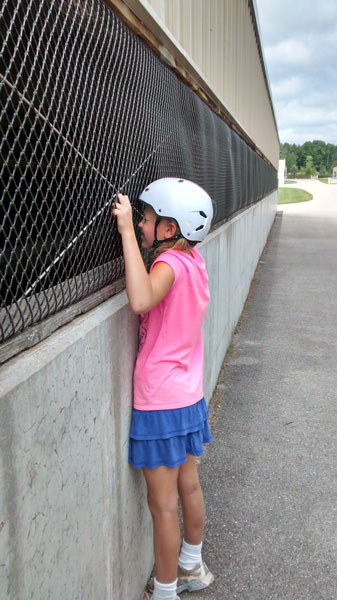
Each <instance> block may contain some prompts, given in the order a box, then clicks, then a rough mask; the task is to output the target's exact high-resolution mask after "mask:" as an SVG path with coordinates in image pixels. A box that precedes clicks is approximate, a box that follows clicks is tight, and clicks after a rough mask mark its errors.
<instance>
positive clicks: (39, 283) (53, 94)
mask: <svg viewBox="0 0 337 600" xmlns="http://www.w3.org/2000/svg"><path fill="white" fill-rule="evenodd" d="M0 10H1V14H0V16H1V38H2V39H1V67H0V86H1V134H2V135H1V137H2V139H1V165H0V166H1V176H0V177H1V184H2V190H3V191H2V203H1V265H0V266H1V289H0V296H1V309H0V329H1V330H0V341H3V340H5V339H7V338H8V337H10V336H12V335H14V334H15V333H17V332H19V331H22V330H23V329H25V328H26V327H28V326H29V325H31V324H33V323H36V322H38V321H40V320H41V319H43V318H44V317H46V316H48V315H51V314H53V313H54V312H56V311H57V310H60V309H62V308H64V307H66V306H68V305H70V304H72V303H74V302H77V301H78V300H80V299H82V298H84V297H86V296H88V295H89V294H91V293H92V292H94V291H97V290H99V289H100V288H102V287H103V286H105V285H107V284H109V283H111V282H113V281H114V280H116V279H117V278H119V277H120V276H121V275H122V274H123V268H124V266H123V258H122V251H121V242H120V237H119V235H118V232H117V230H116V224H115V223H114V220H113V218H112V216H111V204H112V202H113V200H114V198H115V195H116V191H117V190H120V191H122V192H123V193H127V194H129V196H130V198H131V200H132V202H133V204H135V203H136V200H137V197H138V195H139V193H140V191H141V190H142V189H143V187H145V186H146V184H148V183H149V182H150V181H152V180H155V179H158V178H159V177H165V176H179V177H185V178H188V179H191V180H193V181H195V182H196V183H199V184H200V185H202V186H203V187H204V188H205V189H206V190H207V191H208V193H209V194H210V195H211V197H212V199H213V200H214V202H215V203H216V214H215V219H214V222H218V221H221V220H223V219H224V218H226V217H228V216H230V215H231V214H233V213H234V212H237V211H238V210H240V209H241V208H243V207H245V206H247V205H249V204H251V203H252V202H255V201H257V200H258V199H260V198H262V197H263V196H265V195H266V194H267V193H269V192H271V191H272V190H273V189H275V188H276V187H277V176H276V172H275V170H274V169H273V168H271V167H270V166H269V165H268V164H267V163H266V162H265V161H264V160H263V159H261V158H260V157H259V156H258V155H257V154H256V153H255V152H254V151H253V150H252V149H251V148H250V147H249V146H248V145H247V144H246V143H245V142H244V141H243V140H242V139H241V138H240V137H239V136H238V135H237V134H236V133H235V132H234V131H233V130H231V129H230V128H229V127H228V126H227V125H226V124H225V123H224V122H223V121H222V120H221V119H220V118H219V117H217V116H216V115H215V114H214V113H213V112H212V111H211V110H210V109H209V108H208V106H207V105H206V104H204V103H203V102H202V101H201V100H200V99H199V97H198V96H197V95H196V94H195V93H193V91H192V90H191V89H190V88H188V87H187V86H186V85H185V84H184V83H183V82H182V81H181V80H180V79H179V78H178V77H177V76H176V75H175V74H174V73H173V72H172V71H171V70H170V68H169V67H167V66H166V65H165V64H164V63H162V62H161V61H160V59H159V58H158V57H157V56H156V55H155V54H154V53H153V52H152V51H151V50H150V49H149V48H148V47H147V46H146V45H145V44H144V43H143V42H142V41H141V40H140V39H139V38H138V37H137V36H136V35H134V34H133V33H132V32H130V31H129V30H128V28H127V27H125V26H124V25H123V24H122V23H121V22H120V20H119V19H118V18H117V17H116V15H114V13H113V12H112V11H111V10H110V9H109V8H108V7H107V6H106V5H105V4H104V3H103V2H102V1H100V0H87V1H85V0H15V1H13V0H5V1H4V2H3V4H2V8H1V9H0ZM137 216H138V213H137V209H136V206H135V221H137Z"/></svg>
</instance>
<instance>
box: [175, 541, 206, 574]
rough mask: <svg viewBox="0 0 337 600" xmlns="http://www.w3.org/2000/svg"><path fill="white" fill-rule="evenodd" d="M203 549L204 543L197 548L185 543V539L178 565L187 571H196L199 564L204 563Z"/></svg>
mask: <svg viewBox="0 0 337 600" xmlns="http://www.w3.org/2000/svg"><path fill="white" fill-rule="evenodd" d="M201 547H202V542H201V543H200V544H197V545H196V546H193V545H192V544H188V543H187V542H185V540H184V539H183V544H182V546H181V550H180V555H179V560H178V564H179V565H180V566H181V567H184V569H187V571H192V569H194V568H195V567H196V566H197V564H199V563H201V561H202V558H201Z"/></svg>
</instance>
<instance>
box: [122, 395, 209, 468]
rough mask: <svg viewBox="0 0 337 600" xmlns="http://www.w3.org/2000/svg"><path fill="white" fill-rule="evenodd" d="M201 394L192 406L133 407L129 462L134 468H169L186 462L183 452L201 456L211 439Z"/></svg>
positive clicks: (204, 402) (207, 415)
mask: <svg viewBox="0 0 337 600" xmlns="http://www.w3.org/2000/svg"><path fill="white" fill-rule="evenodd" d="M208 417H209V412H208V408H207V404H206V401H205V399H204V398H202V399H201V400H200V401H199V402H197V403H196V404H192V406H186V407H184V408H176V409H168V410H150V411H143V410H136V409H133V413H132V424H131V432H130V445H129V463H131V464H133V466H134V468H135V469H141V468H142V467H148V468H149V469H156V468H157V467H159V466H162V465H164V466H166V467H169V468H171V469H173V468H175V467H177V466H179V465H182V464H183V463H184V462H186V454H192V455H194V456H203V454H204V450H203V444H208V443H209V442H211V441H212V435H211V432H210V429H209V425H208Z"/></svg>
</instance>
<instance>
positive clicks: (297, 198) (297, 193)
mask: <svg viewBox="0 0 337 600" xmlns="http://www.w3.org/2000/svg"><path fill="white" fill-rule="evenodd" d="M312 198H313V196H312V194H309V192H306V191H304V190H294V189H289V190H288V189H287V188H283V187H281V188H279V190H278V202H277V203H278V204H292V203H294V202H308V200H312Z"/></svg>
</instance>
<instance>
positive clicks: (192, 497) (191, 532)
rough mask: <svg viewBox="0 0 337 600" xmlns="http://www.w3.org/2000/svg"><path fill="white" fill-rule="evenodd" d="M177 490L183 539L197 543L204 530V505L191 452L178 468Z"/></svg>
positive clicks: (199, 541) (193, 543) (189, 542)
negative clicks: (182, 520)
mask: <svg viewBox="0 0 337 600" xmlns="http://www.w3.org/2000/svg"><path fill="white" fill-rule="evenodd" d="M178 491H179V496H180V500H181V506H182V511H183V518H184V540H185V541H186V542H187V543H188V544H192V545H198V544H200V543H201V540H202V535H203V531H204V520H205V505H204V497H203V494H202V490H201V487H200V482H199V475H198V470H197V465H196V461H195V456H192V455H191V454H187V460H186V462H185V463H184V464H183V465H181V466H180V468H179V475H178Z"/></svg>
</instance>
